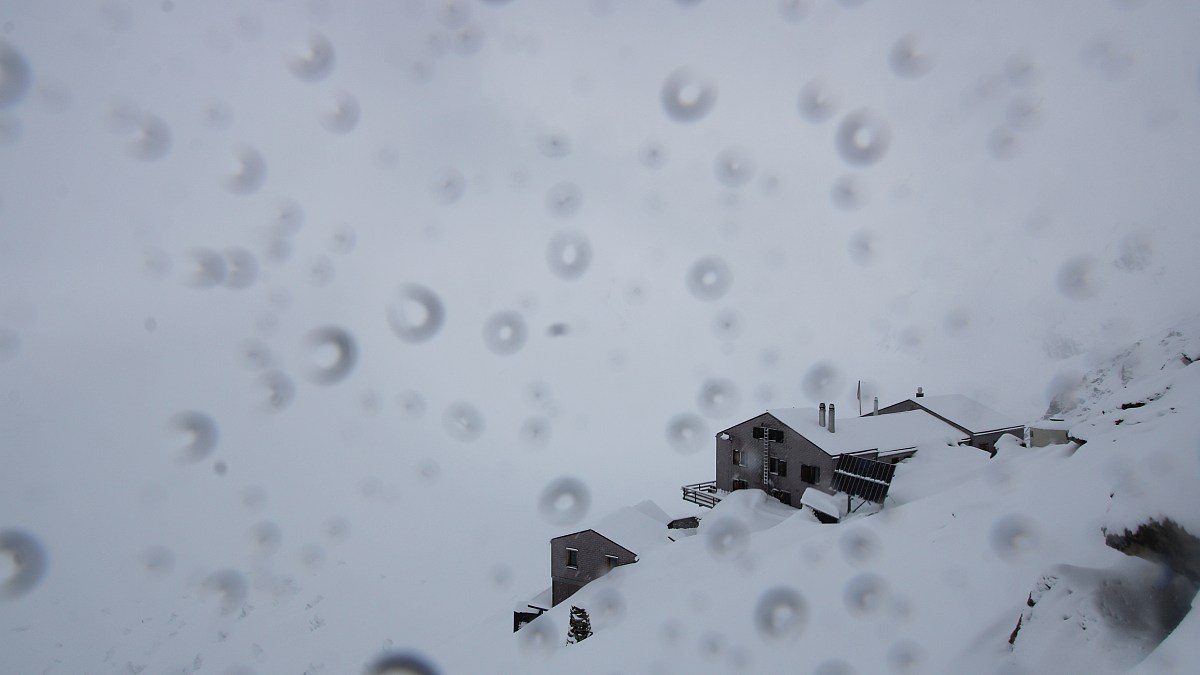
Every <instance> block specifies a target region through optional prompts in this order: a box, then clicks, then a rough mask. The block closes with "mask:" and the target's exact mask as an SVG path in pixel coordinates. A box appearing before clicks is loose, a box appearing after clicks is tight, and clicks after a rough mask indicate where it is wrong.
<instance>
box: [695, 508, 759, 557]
mask: <svg viewBox="0 0 1200 675" xmlns="http://www.w3.org/2000/svg"><path fill="white" fill-rule="evenodd" d="M707 523H708V521H703V520H702V521H700V527H701V532H702V533H703V534H704V541H705V544H706V546H707V548H708V552H709V553H711V554H712V555H713V557H715V558H725V559H729V558H737V557H740V556H741V555H742V554H743V553H745V552H746V548H747V547H748V546H749V545H750V530H749V528H747V527H746V525H745V523H743V522H742V521H740V520H738V519H736V518H731V517H729V516H720V517H718V518H717V519H716V520H714V521H713V522H712V523H711V524H710V525H708V527H705V525H706V524H707Z"/></svg>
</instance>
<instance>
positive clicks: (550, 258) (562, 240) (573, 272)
mask: <svg viewBox="0 0 1200 675" xmlns="http://www.w3.org/2000/svg"><path fill="white" fill-rule="evenodd" d="M546 262H548V263H549V264H550V270H551V271H552V272H554V273H555V274H556V275H558V276H559V277H560V278H562V279H577V278H579V277H580V276H582V275H583V273H584V272H586V271H587V268H588V265H589V264H590V263H591V262H592V245H591V244H590V243H588V240H587V237H585V236H584V235H583V233H582V232H576V231H573V230H562V231H559V232H557V233H555V234H554V236H553V237H551V238H550V244H549V245H548V246H547V248H546Z"/></svg>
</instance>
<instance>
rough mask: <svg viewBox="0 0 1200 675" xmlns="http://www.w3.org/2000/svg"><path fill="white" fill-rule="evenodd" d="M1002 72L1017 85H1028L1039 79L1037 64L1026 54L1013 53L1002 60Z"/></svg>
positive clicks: (1035, 82)
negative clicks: (1005, 59)
mask: <svg viewBox="0 0 1200 675" xmlns="http://www.w3.org/2000/svg"><path fill="white" fill-rule="evenodd" d="M1004 74H1005V75H1007V76H1008V81H1009V82H1011V83H1012V84H1013V85H1014V86H1017V87H1030V86H1033V85H1034V84H1037V81H1038V79H1039V74H1038V68H1037V64H1036V63H1035V62H1034V60H1033V57H1032V56H1030V55H1028V54H1013V55H1012V56H1010V57H1008V60H1007V61H1005V62H1004Z"/></svg>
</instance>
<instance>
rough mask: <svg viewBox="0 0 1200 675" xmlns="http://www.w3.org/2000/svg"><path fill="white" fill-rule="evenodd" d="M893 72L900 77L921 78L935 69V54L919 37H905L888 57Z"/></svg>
mask: <svg viewBox="0 0 1200 675" xmlns="http://www.w3.org/2000/svg"><path fill="white" fill-rule="evenodd" d="M888 62H889V63H890V64H891V66H892V72H893V73H895V74H896V75H899V76H900V77H920V76H922V75H924V74H925V73H928V72H929V70H930V69H931V68H933V54H931V53H930V51H929V49H928V47H926V46H925V41H924V40H923V39H921V37H920V36H917V35H905V36H904V37H902V38H900V40H899V41H897V42H896V44H895V46H893V47H892V51H891V53H890V54H889V55H888Z"/></svg>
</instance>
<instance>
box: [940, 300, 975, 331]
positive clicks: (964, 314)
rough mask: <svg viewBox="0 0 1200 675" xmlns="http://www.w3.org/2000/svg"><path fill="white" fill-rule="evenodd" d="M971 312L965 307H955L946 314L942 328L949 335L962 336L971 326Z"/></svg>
mask: <svg viewBox="0 0 1200 675" xmlns="http://www.w3.org/2000/svg"><path fill="white" fill-rule="evenodd" d="M971 320H972V319H971V311H970V310H968V309H966V308H964V307H955V308H954V309H951V310H950V311H948V312H946V317H945V318H944V319H943V320H942V326H943V328H945V330H946V334H947V335H955V336H957V335H960V334H962V332H963V331H965V330H966V329H967V328H969V327H970V326H971Z"/></svg>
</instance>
